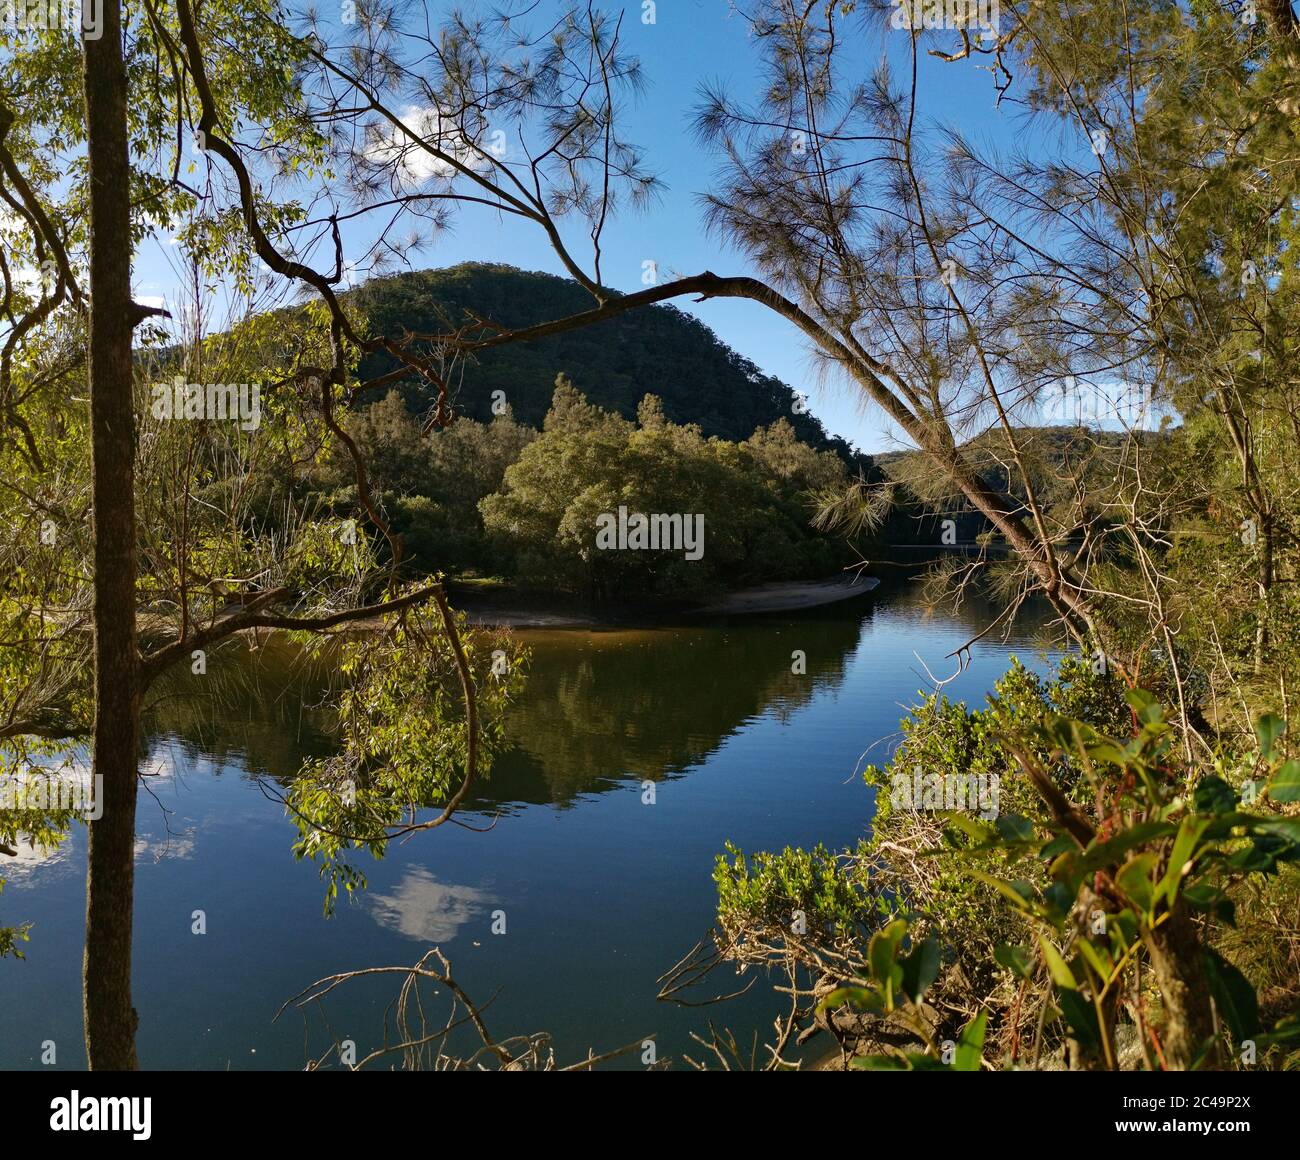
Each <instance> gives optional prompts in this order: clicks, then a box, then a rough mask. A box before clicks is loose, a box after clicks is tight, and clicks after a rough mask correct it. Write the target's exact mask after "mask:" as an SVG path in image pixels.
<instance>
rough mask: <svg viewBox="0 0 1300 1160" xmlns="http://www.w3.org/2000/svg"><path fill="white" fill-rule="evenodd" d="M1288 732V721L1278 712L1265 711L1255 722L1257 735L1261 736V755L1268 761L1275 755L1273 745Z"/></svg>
mask: <svg viewBox="0 0 1300 1160" xmlns="http://www.w3.org/2000/svg"><path fill="white" fill-rule="evenodd" d="M1285 732H1286V722H1285V721H1283V720H1282V718H1281V717H1279V716H1278V715H1277V714H1276V713H1265V714H1263V715H1262V716H1261V717H1259V718H1258V719H1257V720H1256V722H1255V736H1256V737H1258V738H1259V752H1260V755H1261V756H1262V757H1263V758H1264V760H1265V761H1267V760H1268V759H1269V758H1270V757H1272V755H1273V746H1274V744H1275V743H1276V742H1277V739H1278V738H1279V737H1281V736H1282V734H1283V733H1285Z"/></svg>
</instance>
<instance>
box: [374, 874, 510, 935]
mask: <svg viewBox="0 0 1300 1160" xmlns="http://www.w3.org/2000/svg"><path fill="white" fill-rule="evenodd" d="M494 901H495V899H494V898H493V896H492V895H491V894H490V893H488V892H487V891H486V890H480V889H478V888H477V887H474V886H457V885H456V884H455V883H451V882H439V881H437V879H435V878H434V876H433V875H432V874H430V873H429V871H428V870H426V869H425V868H424V867H423V866H412V867H410V868H409V869H408V870H407V871H406V873H405V875H403V877H402V880H401V881H400V882H399V883H398V884H397V886H396V887H395V888H394V889H393V890H392V891H390V892H389V893H387V894H378V893H372V894H371V895H370V896H369V902H370V909H371V913H372V914H373V916H374V919H375V921H376V922H377V923H379V925H380V926H383V927H387V928H388V929H389V930H395V931H397V932H398V934H402V935H405V936H406V937H407V938H410V939H415V940H416V941H417V942H423V943H429V944H431V945H436V944H438V943H445V942H450V941H451V940H452V939H454V938H455V937H456V935H457V933H458V932H459V930H460V928H461V927H462V926H464V925H465V924H466V923H467V922H470V921H471V920H473V919H475V918H477V917H478V916H479V915H480V914H482V912H483V910H484V909H485V908H486V907H487V906H488V905H489V904H490V903H492V902H494Z"/></svg>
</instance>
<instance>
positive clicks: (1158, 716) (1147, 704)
mask: <svg viewBox="0 0 1300 1160" xmlns="http://www.w3.org/2000/svg"><path fill="white" fill-rule="evenodd" d="M1124 699H1125V700H1126V701H1127V702H1128V703H1129V704H1130V705H1131V706H1132V707H1133V712H1134V713H1136V714H1137V719H1138V720H1139V721H1140V722H1141V723H1142V724H1143V725H1159V724H1160V723H1161V722H1162V721H1164V719H1165V714H1164V710H1163V709H1161V707H1160V702H1159V701H1157V700H1156V699H1155V697H1154V696H1153V695H1152V694H1150V693H1148V692H1147V691H1146V689H1129V691H1128V692H1127V693H1125V694H1124Z"/></svg>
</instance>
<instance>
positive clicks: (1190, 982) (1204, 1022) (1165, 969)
mask: <svg viewBox="0 0 1300 1160" xmlns="http://www.w3.org/2000/svg"><path fill="white" fill-rule="evenodd" d="M1143 941H1144V942H1145V943H1146V949H1147V953H1148V954H1149V955H1150V957H1151V969H1152V970H1153V971H1154V972H1155V977H1156V987H1157V989H1158V990H1159V992H1160V998H1161V1003H1162V1006H1163V1008H1164V1015H1165V1024H1164V1027H1163V1029H1162V1030H1163V1033H1164V1037H1163V1042H1162V1043H1161V1047H1162V1048H1163V1050H1164V1057H1165V1064H1166V1066H1167V1067H1168V1068H1169V1070H1170V1071H1187V1070H1188V1069H1190V1068H1191V1067H1192V1064H1193V1062H1194V1061H1195V1059H1196V1057H1197V1056H1198V1055H1199V1054H1200V1052H1201V1049H1202V1048H1203V1047H1204V1046H1205V1042H1206V1040H1208V1039H1210V1038H1211V1037H1212V1036H1213V1035H1214V1015H1213V1012H1212V1010H1211V1007H1210V989H1209V984H1208V983H1207V981H1206V978H1205V968H1204V966H1203V965H1202V963H1201V940H1200V939H1199V938H1198V937H1197V933H1196V927H1195V926H1194V925H1193V924H1192V920H1191V919H1190V918H1189V917H1188V915H1187V912H1186V911H1185V910H1184V909H1183V905H1182V903H1181V902H1180V903H1179V904H1178V905H1177V906H1175V908H1174V910H1173V912H1172V913H1171V914H1170V916H1169V918H1168V920H1167V921H1166V922H1164V923H1163V924H1162V925H1161V926H1159V927H1157V928H1156V929H1155V930H1153V931H1151V933H1150V934H1148V935H1147V936H1146V938H1145V939H1144V940H1143Z"/></svg>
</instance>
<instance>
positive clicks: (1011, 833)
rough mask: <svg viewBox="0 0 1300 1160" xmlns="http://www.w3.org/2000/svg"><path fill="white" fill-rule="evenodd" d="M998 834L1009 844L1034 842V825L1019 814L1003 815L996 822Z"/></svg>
mask: <svg viewBox="0 0 1300 1160" xmlns="http://www.w3.org/2000/svg"><path fill="white" fill-rule="evenodd" d="M996 825H997V828H998V833H999V834H1001V835H1002V837H1003V838H1005V839H1006V840H1007V841H1008V842H1032V841H1033V839H1034V823H1033V822H1031V821H1030V820H1029V819H1028V818H1023V817H1021V816H1020V815H1019V814H1002V815H1001V816H1000V817H999V818H998V820H997V822H996Z"/></svg>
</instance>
